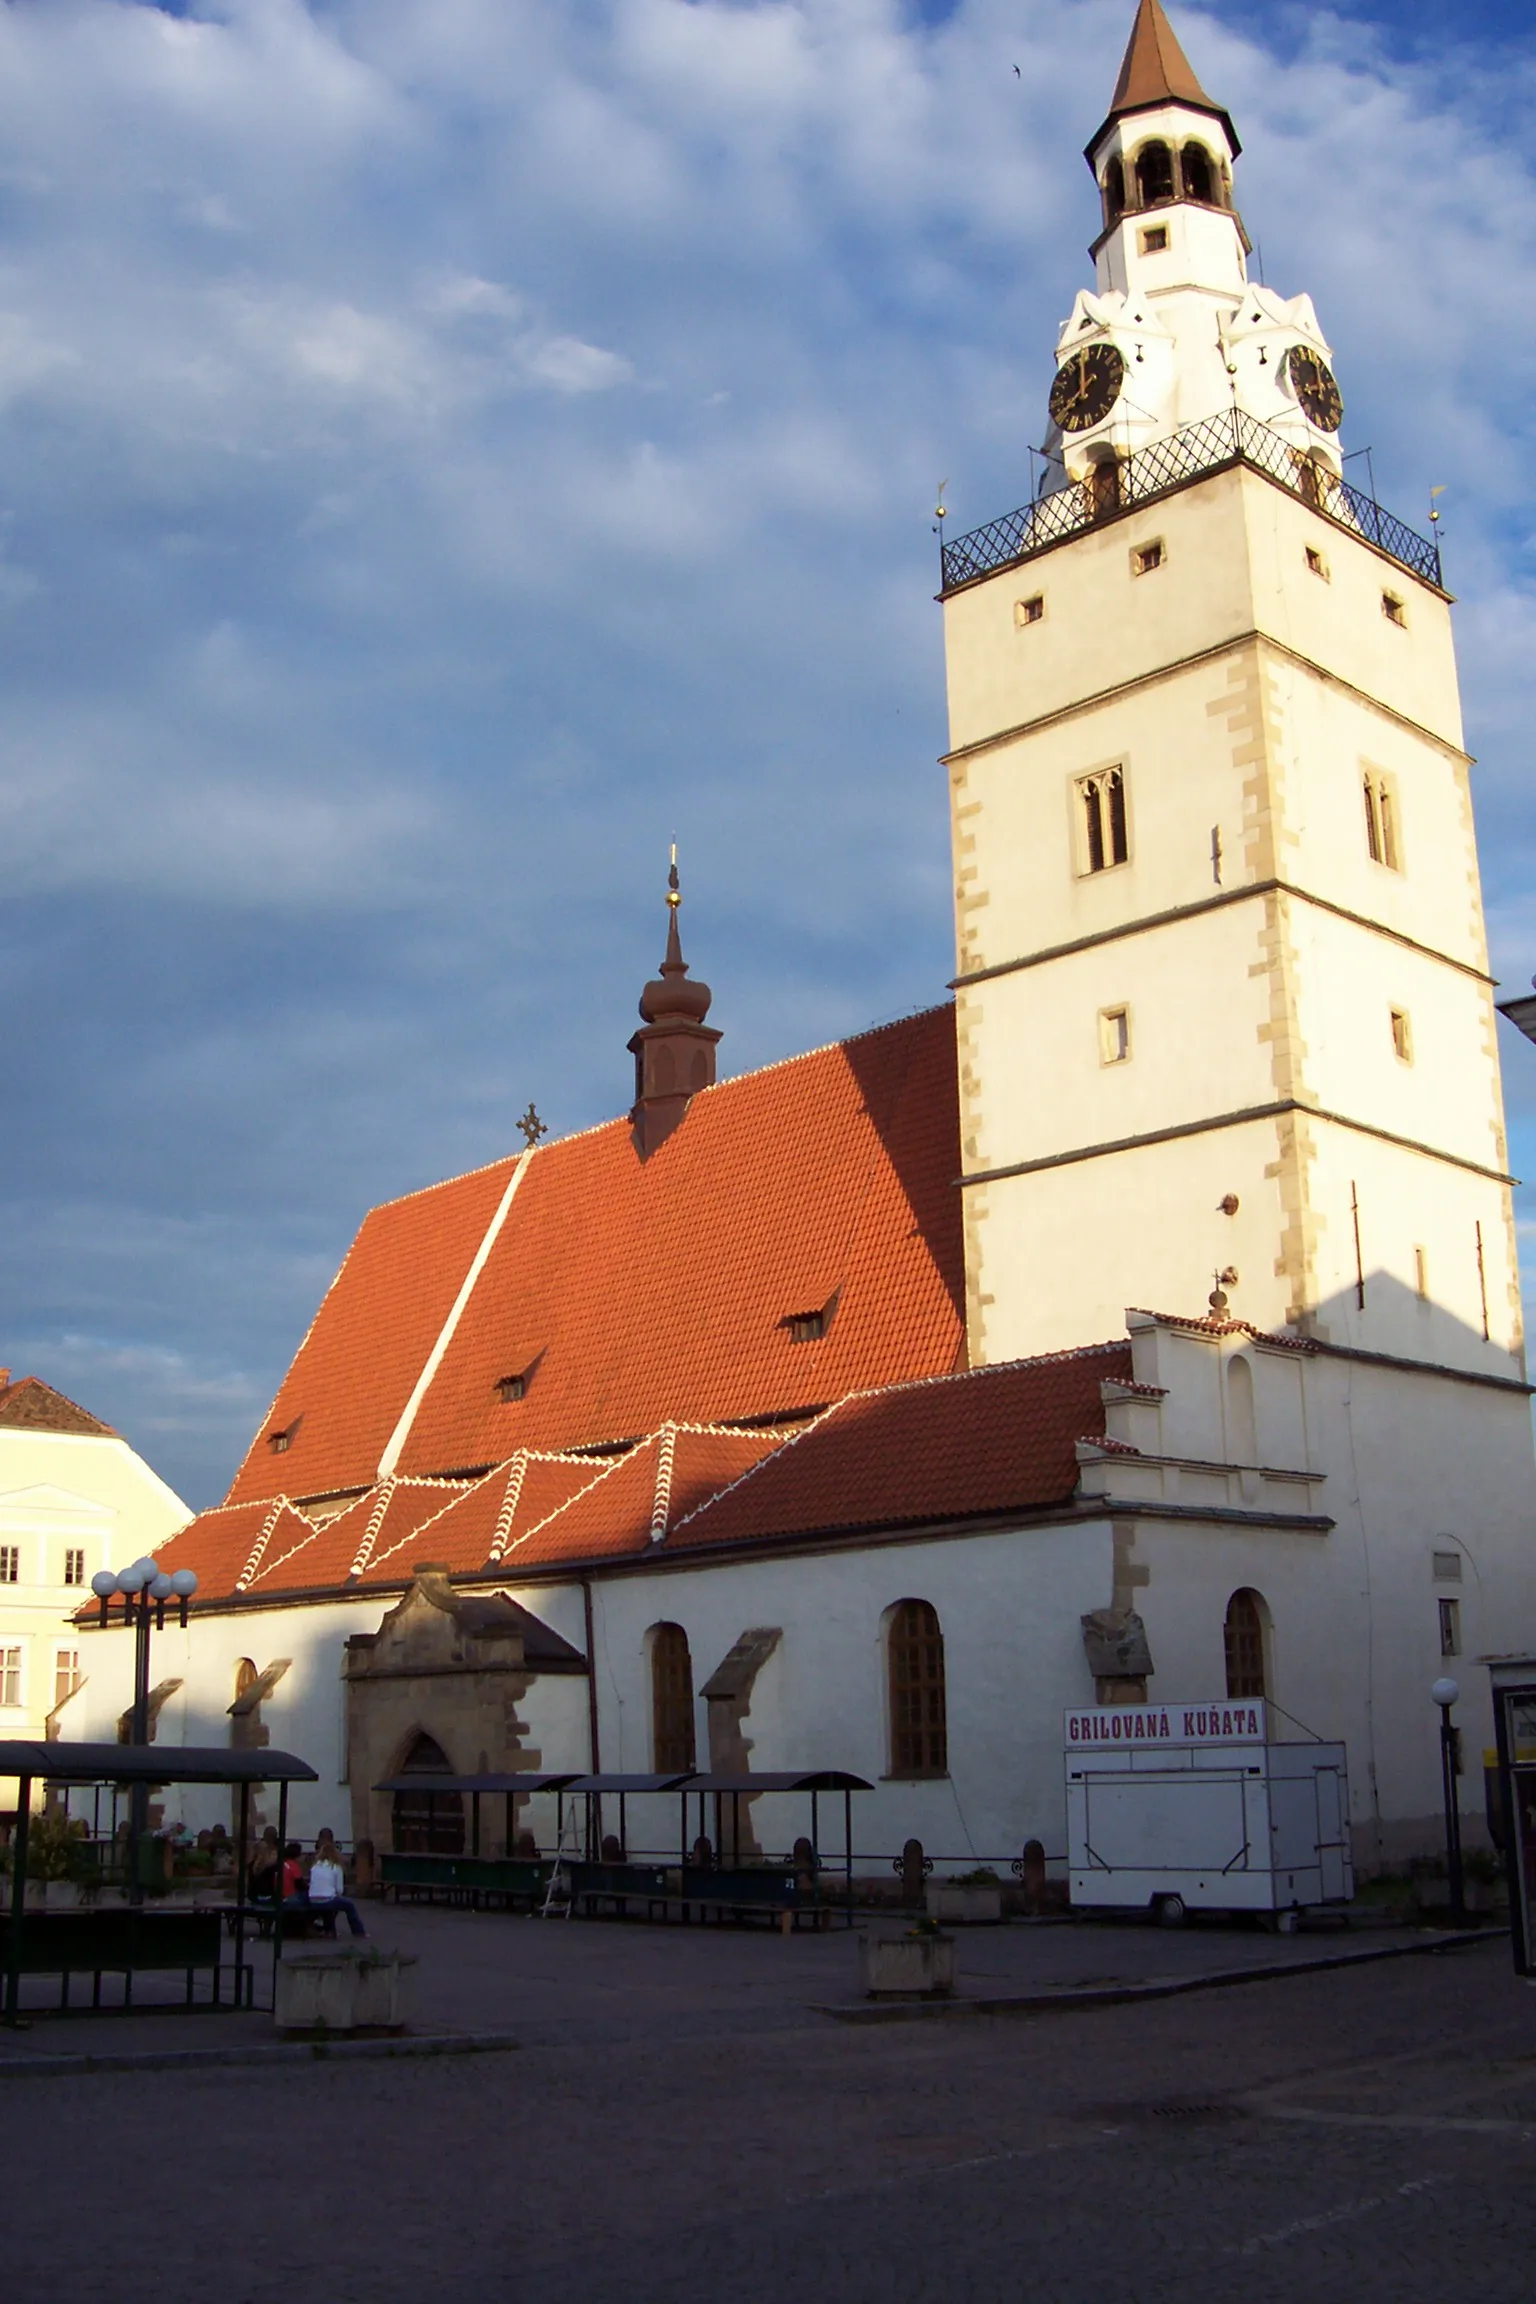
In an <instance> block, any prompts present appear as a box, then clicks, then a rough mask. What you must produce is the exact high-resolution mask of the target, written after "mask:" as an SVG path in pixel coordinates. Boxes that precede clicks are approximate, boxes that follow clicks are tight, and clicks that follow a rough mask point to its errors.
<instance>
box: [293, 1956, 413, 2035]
mask: <svg viewBox="0 0 1536 2304" xmlns="http://www.w3.org/2000/svg"><path fill="white" fill-rule="evenodd" d="M415 1965H416V1962H415V1957H414V1955H413V1954H410V1953H405V1954H401V1953H398V1952H384V1953H377V1952H355V1951H352V1950H350V1949H347V1948H345V1947H343V1948H342V1949H340V1950H337V1951H331V1950H329V1949H328V1950H326V1951H323V1952H321V1951H315V1952H290V1953H288V1954H287V1956H286V1957H285V1958H284V1959H281V1960H279V1962H278V1964H277V1974H276V1980H275V1997H274V2004H273V2016H274V2019H275V2021H276V2024H277V2028H278V2030H279V2031H280V2032H325V2033H333V2032H334V2033H342V2032H357V2031H365V2030H366V2031H398V2030H400V2028H401V2026H402V2025H403V2024H404V2022H405V2015H404V1992H403V1989H402V1971H403V1970H405V1969H407V1968H414V1967H415Z"/></svg>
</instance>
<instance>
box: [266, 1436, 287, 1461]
mask: <svg viewBox="0 0 1536 2304" xmlns="http://www.w3.org/2000/svg"><path fill="white" fill-rule="evenodd" d="M292 1444H293V1434H292V1433H291V1432H269V1433H268V1434H267V1446H268V1447H269V1448H270V1449H271V1451H272V1453H273V1455H274V1456H286V1455H287V1453H288V1450H289V1448H290V1447H291V1446H292Z"/></svg>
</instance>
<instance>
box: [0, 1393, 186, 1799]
mask: <svg viewBox="0 0 1536 2304" xmlns="http://www.w3.org/2000/svg"><path fill="white" fill-rule="evenodd" d="M187 1517H188V1514H187V1506H186V1505H185V1504H184V1503H183V1502H182V1500H181V1498H180V1497H179V1496H178V1495H176V1493H175V1492H174V1490H172V1489H170V1488H168V1487H167V1486H166V1484H165V1482H164V1481H163V1480H162V1479H161V1478H160V1477H159V1475H158V1474H157V1473H155V1472H152V1471H151V1470H150V1468H149V1466H148V1465H147V1464H146V1463H145V1462H144V1459H143V1458H142V1456H136V1455H135V1454H134V1452H133V1450H132V1449H131V1448H130V1447H129V1445H128V1443H127V1441H126V1440H124V1439H123V1438H121V1436H120V1435H119V1434H118V1433H116V1432H114V1431H113V1429H112V1427H111V1425H110V1424H103V1423H102V1421H101V1419H100V1418H99V1417H97V1416H92V1415H91V1414H90V1413H89V1412H88V1411H87V1410H86V1409H84V1408H79V1407H77V1406H76V1405H75V1403H74V1401H73V1400H67V1399H66V1398H65V1397H64V1394H63V1393H62V1392H56V1391H55V1390H54V1389H53V1387H52V1385H50V1384H44V1383H43V1382H42V1381H41V1379H40V1378H38V1377H36V1376H20V1377H18V1378H17V1379H16V1381H15V1382H14V1383H13V1382H12V1381H11V1373H10V1370H9V1369H8V1368H4V1369H0V1738H18V1737H29V1736H33V1737H43V1738H49V1739H51V1738H53V1737H55V1736H59V1735H63V1734H65V1733H70V1734H73V1735H79V1734H80V1732H81V1731H80V1729H79V1727H78V1726H77V1725H76V1724H75V1722H74V1721H73V1719H72V1718H71V1707H72V1706H73V1707H74V1708H75V1709H76V1710H78V1709H79V1704H80V1701H81V1699H82V1698H83V1693H84V1688H85V1676H86V1670H87V1667H88V1655H87V1650H86V1647H85V1644H84V1643H83V1642H82V1640H81V1638H80V1634H79V1631H78V1629H77V1627H76V1625H75V1622H74V1617H75V1612H76V1610H77V1609H78V1608H79V1606H80V1603H81V1601H82V1599H83V1598H84V1597H85V1595H86V1594H87V1593H88V1592H89V1590H90V1583H91V1578H92V1577H93V1576H94V1575H95V1574H96V1572H97V1570H98V1569H100V1568H107V1567H112V1566H121V1565H124V1564H126V1562H128V1561H129V1560H134V1559H137V1558H138V1557H139V1555H140V1554H141V1553H145V1552H152V1551H153V1550H154V1549H155V1547H156V1546H157V1545H160V1544H164V1543H165V1542H166V1541H167V1539H168V1538H169V1537H171V1536H173V1535H174V1534H175V1533H176V1531H177V1530H178V1529H179V1528H184V1527H185V1526H186V1523H187ZM113 1675H114V1676H113V1686H114V1688H116V1689H117V1692H118V1696H119V1708H120V1709H121V1708H122V1707H123V1706H124V1705H126V1703H127V1701H128V1699H127V1697H126V1696H124V1695H123V1694H122V1691H121V1689H120V1688H119V1687H118V1682H117V1677H116V1663H115V1661H114V1666H113ZM16 1790H17V1787H16V1784H15V1781H14V1780H13V1779H7V1778H4V1777H0V1820H3V1819H4V1817H5V1816H6V1815H7V1814H8V1813H11V1812H13V1811H14V1809H15V1805H16Z"/></svg>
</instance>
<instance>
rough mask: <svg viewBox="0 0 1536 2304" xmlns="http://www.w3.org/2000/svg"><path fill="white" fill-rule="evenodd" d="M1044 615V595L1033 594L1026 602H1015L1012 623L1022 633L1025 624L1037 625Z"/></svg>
mask: <svg viewBox="0 0 1536 2304" xmlns="http://www.w3.org/2000/svg"><path fill="white" fill-rule="evenodd" d="M1044 614H1045V594H1044V593H1043V592H1033V593H1031V594H1030V597H1029V598H1028V599H1027V600H1015V602H1014V604H1013V621H1014V623H1015V624H1016V625H1017V626H1018V628H1019V630H1020V631H1021V632H1022V630H1023V629H1024V626H1025V625H1026V624H1038V623H1039V622H1040V620H1041V618H1042V617H1043V616H1044Z"/></svg>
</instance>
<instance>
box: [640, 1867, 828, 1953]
mask: <svg viewBox="0 0 1536 2304" xmlns="http://www.w3.org/2000/svg"><path fill="white" fill-rule="evenodd" d="M673 1878H674V1880H677V1881H678V1882H679V1886H678V1887H677V1889H675V1890H674V1892H673V1893H674V1898H675V1901H676V1902H677V1903H678V1904H680V1905H681V1907H682V1914H683V1918H684V1919H685V1920H686V1919H687V1917H688V1913H689V1910H690V1908H691V1907H694V1906H696V1907H697V1908H698V1910H699V1911H700V1913H701V1915H703V1916H704V1917H707V1916H708V1915H709V1914H710V1913H711V1912H712V1913H713V1914H714V1915H715V1917H716V1919H717V1920H723V1919H724V1918H725V1917H726V1916H727V1915H728V1914H729V1915H730V1917H731V1918H733V1919H737V1920H752V1919H768V1920H773V1919H777V1921H778V1923H779V1929H780V1932H781V1934H783V1935H785V1936H787V1935H788V1934H789V1931H790V1929H791V1928H792V1927H793V1926H794V1925H795V1922H796V1921H797V1920H798V1919H800V1918H802V1917H805V1916H814V1917H815V1918H816V1920H817V1921H818V1923H820V1921H821V1919H822V1916H823V1914H824V1913H825V1911H826V1907H825V1905H823V1903H822V1901H821V1898H820V1897H819V1896H818V1894H817V1892H816V1888H815V1885H814V1883H812V1884H810V1885H807V1886H802V1885H801V1880H800V1876H799V1874H798V1873H796V1872H795V1871H794V1870H793V1869H791V1868H789V1867H783V1868H781V1867H779V1866H776V1865H768V1864H760V1865H751V1866H746V1865H743V1866H740V1867H737V1868H734V1869H731V1870H724V1871H722V1870H716V1869H715V1868H714V1867H713V1866H710V1867H706V1866H703V1865H698V1864H687V1865H684V1867H683V1869H682V1872H681V1875H679V1874H677V1873H675V1872H674V1874H673Z"/></svg>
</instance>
